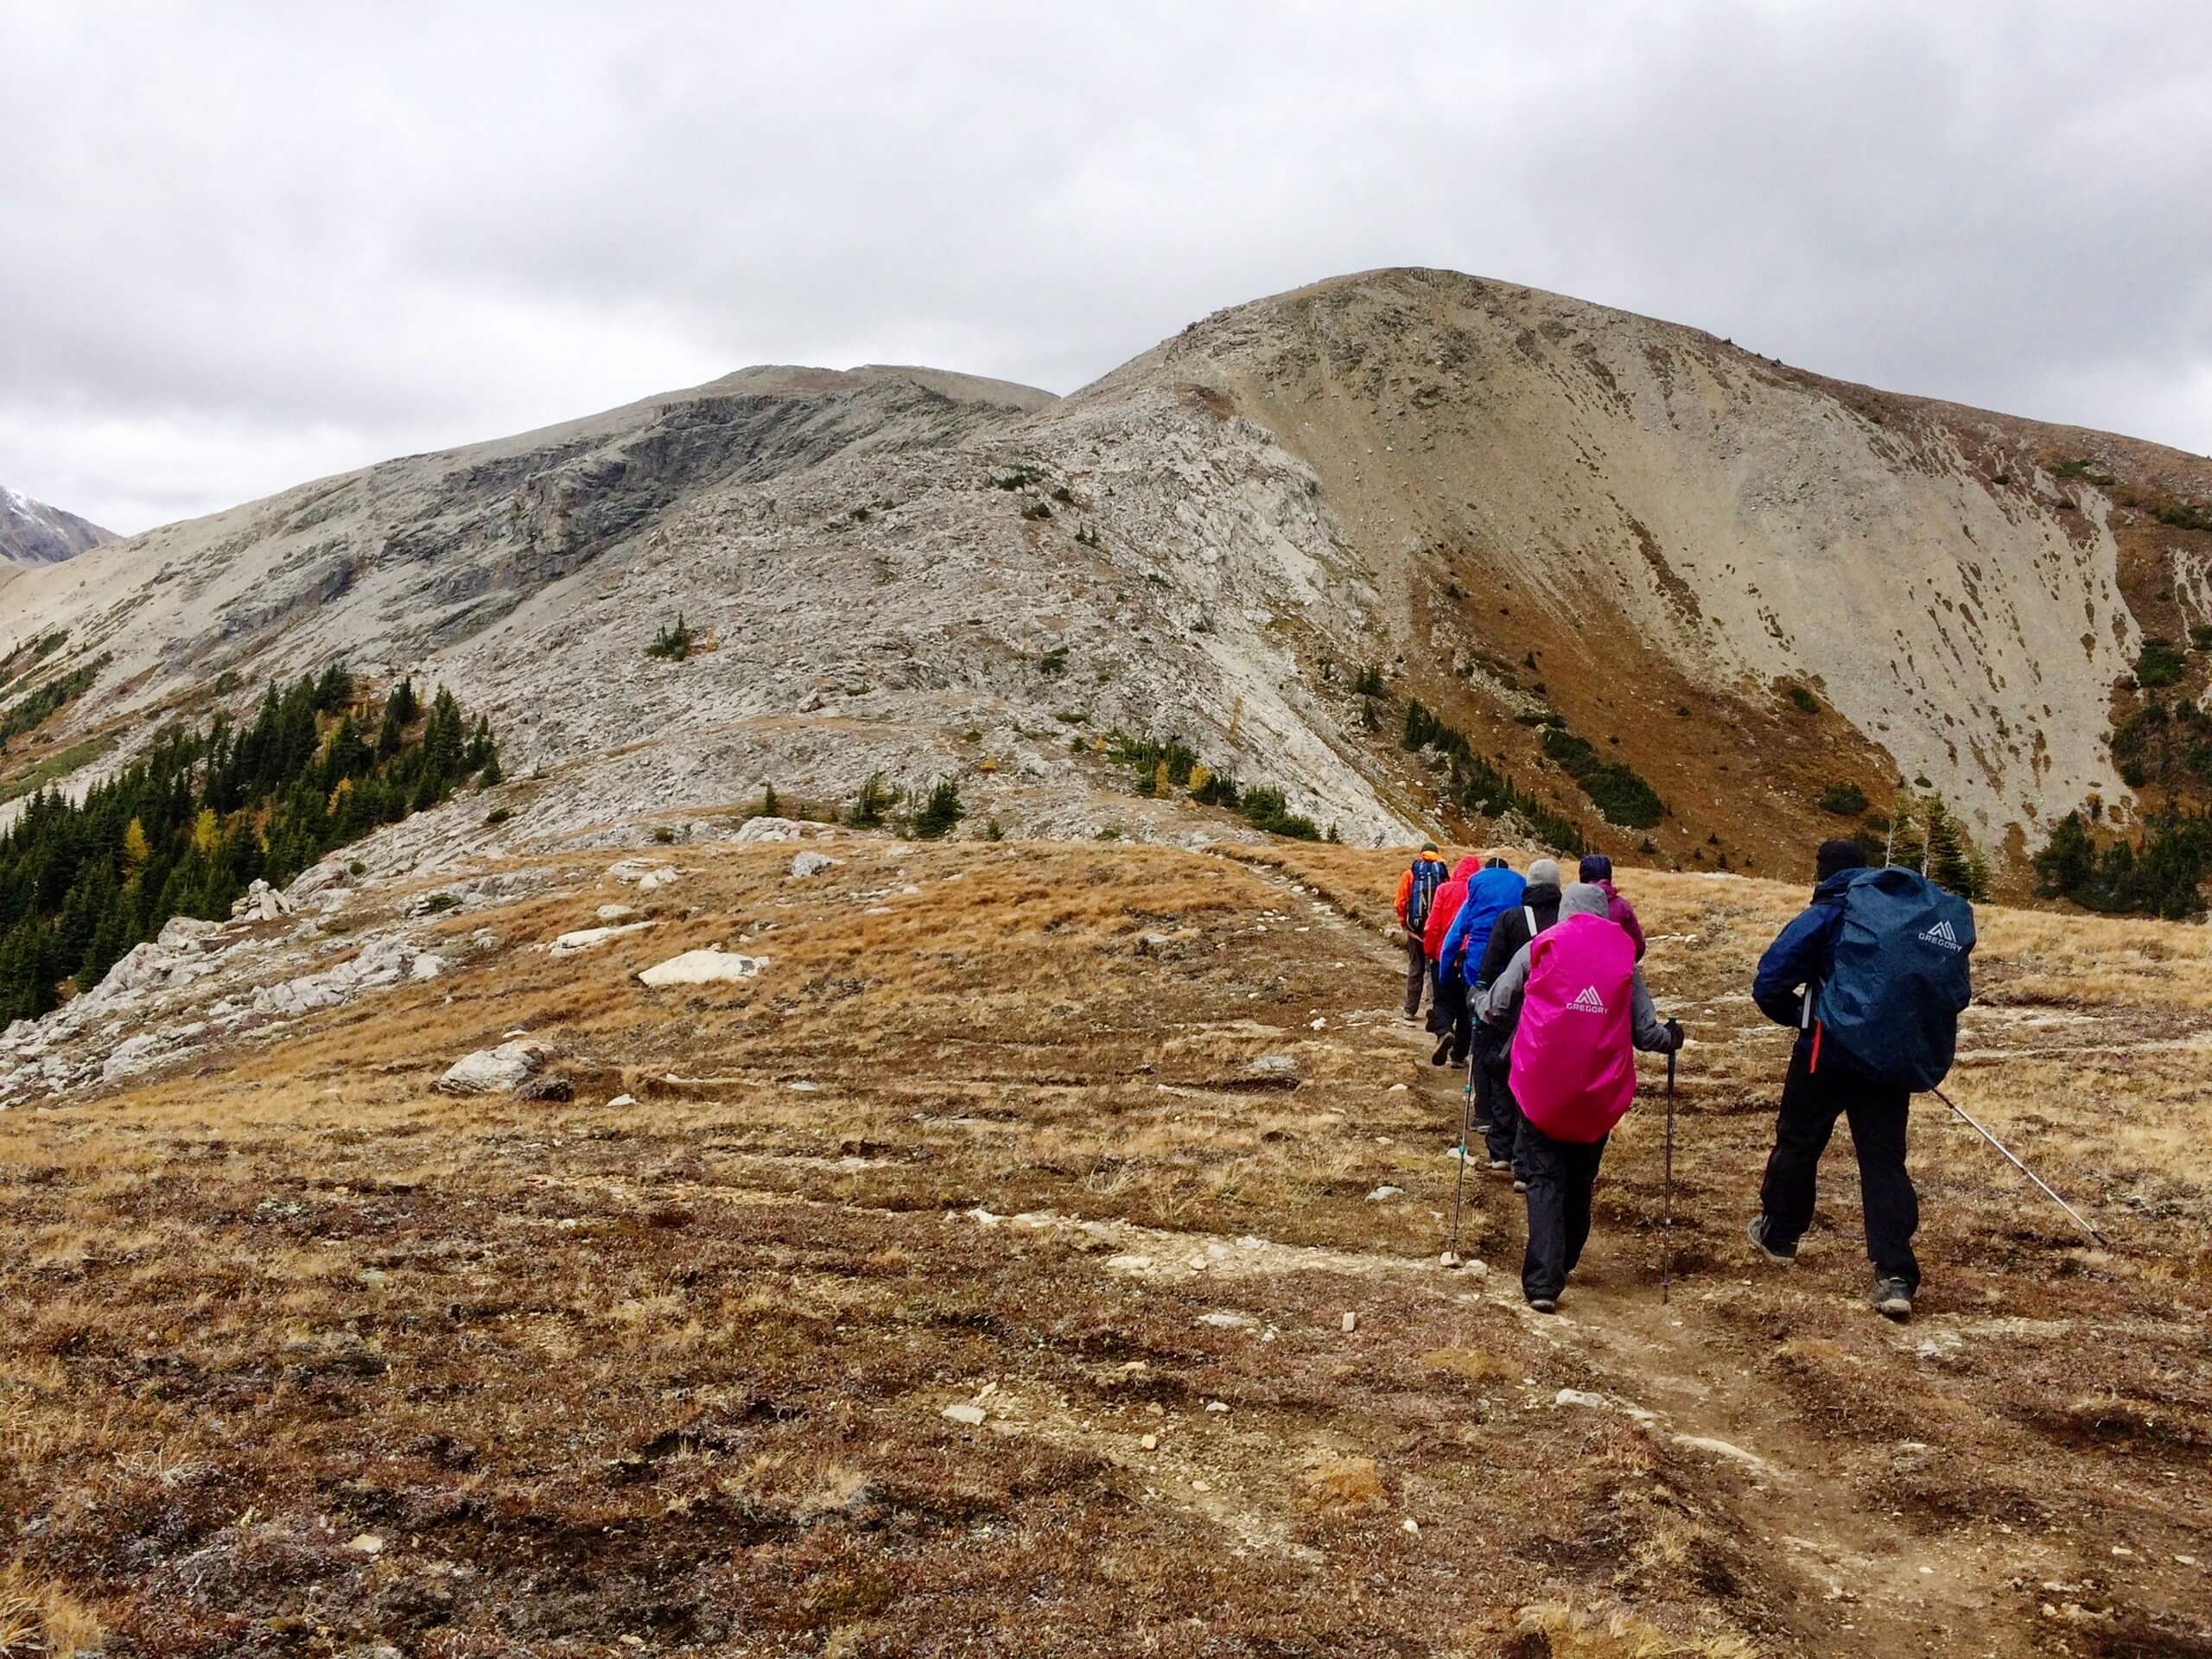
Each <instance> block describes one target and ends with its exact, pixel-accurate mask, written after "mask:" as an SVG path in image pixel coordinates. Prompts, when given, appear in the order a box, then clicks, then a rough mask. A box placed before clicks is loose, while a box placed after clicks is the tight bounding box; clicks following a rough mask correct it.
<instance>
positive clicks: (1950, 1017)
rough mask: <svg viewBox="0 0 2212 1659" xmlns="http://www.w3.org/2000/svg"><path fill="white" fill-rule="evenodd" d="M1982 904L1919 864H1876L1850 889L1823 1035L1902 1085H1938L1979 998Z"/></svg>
mask: <svg viewBox="0 0 2212 1659" xmlns="http://www.w3.org/2000/svg"><path fill="white" fill-rule="evenodd" d="M1973 954H1974V906H1971V905H1969V904H1967V901H1966V900H1965V899H1961V898H1960V897H1959V896H1958V895H1957V894H1956V893H1946V892H1944V891H1943V889H1942V888H1941V887H1937V886H1936V884H1935V883H1934V882H1932V881H1930V880H1928V878H1927V877H1926V876H1923V875H1922V874H1920V873H1919V872H1918V871H1916V870H1908V869H1905V868H1901V867H1898V866H1894V865H1893V866H1891V867H1890V868H1885V869H1877V870H1869V871H1867V872H1866V874H1864V875H1862V876H1860V877H1859V879H1858V880H1855V881H1853V882H1852V884H1851V885H1850V886H1849V887H1847V888H1846V889H1845V890H1844V899H1843V927H1842V929H1841V931H1839V932H1838V933H1837V935H1836V941H1835V966H1834V969H1833V970H1832V971H1831V972H1830V973H1829V975H1828V977H1827V982H1826V983H1825V984H1823V985H1822V986H1821V989H1820V995H1819V997H1818V999H1817V1001H1816V1002H1815V1007H1814V1017H1815V1019H1817V1020H1819V1021H1820V1023H1821V1034H1822V1035H1823V1036H1824V1037H1825V1038H1826V1039H1827V1041H1829V1042H1832V1043H1838V1044H1840V1045H1841V1046H1843V1048H1844V1050H1845V1052H1847V1053H1848V1054H1849V1055H1850V1056H1851V1058H1853V1059H1854V1060H1856V1061H1857V1062H1858V1063H1859V1066H1860V1067H1861V1068H1862V1069H1863V1070H1865V1071H1868V1072H1870V1073H1872V1075H1873V1076H1874V1077H1878V1078H1879V1079H1880V1080H1881V1081H1882V1082H1884V1083H1885V1084H1890V1085H1891V1087H1892V1088H1898V1089H1908V1090H1916V1091H1917V1090H1927V1089H1933V1088H1934V1087H1935V1086H1936V1084H1939V1083H1941V1082H1942V1081H1943V1077H1944V1074H1945V1073H1946V1072H1948V1071H1950V1069H1951V1056H1952V1054H1953V1052H1955V1050H1956V1048H1957V1046H1958V1040H1959V1015H1960V1014H1961V1012H1962V1011H1963V1010H1964V1009H1965V1007H1966V1006H1967V1003H1968V1002H1969V1001H1972V1000H1973V998H1974V982H1973V976H1972V974H1971V972H1970V971H1969V968H1968V960H1969V958H1970V957H1972V956H1973Z"/></svg>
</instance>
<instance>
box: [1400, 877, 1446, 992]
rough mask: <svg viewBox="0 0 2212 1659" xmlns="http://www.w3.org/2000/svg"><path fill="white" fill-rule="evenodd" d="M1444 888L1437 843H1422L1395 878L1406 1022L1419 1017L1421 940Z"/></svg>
mask: <svg viewBox="0 0 2212 1659" xmlns="http://www.w3.org/2000/svg"><path fill="white" fill-rule="evenodd" d="M1443 885H1444V860H1443V858H1442V856H1441V855H1439V854H1438V852H1437V850H1436V843H1435V842H1433V841H1424V842H1421V855H1420V856H1419V857H1417V858H1415V859H1414V861H1413V864H1412V865H1411V867H1410V868H1408V869H1407V871H1406V873H1405V874H1403V875H1402V876H1400V877H1399V878H1398V902H1397V906H1396V908H1397V912H1398V925H1399V926H1400V927H1402V928H1403V929H1405V931H1406V1022H1407V1023H1408V1025H1410V1024H1412V1023H1413V1021H1414V1020H1417V1019H1419V1018H1420V1017H1421V987H1422V986H1423V985H1424V984H1426V983H1427V980H1428V952H1427V950H1425V949H1423V948H1422V944H1421V936H1422V934H1423V932H1424V931H1426V930H1427V926H1428V912H1429V906H1431V905H1432V904H1433V903H1434V902H1435V899H1436V890H1437V889H1438V888H1439V887H1442V886H1443Z"/></svg>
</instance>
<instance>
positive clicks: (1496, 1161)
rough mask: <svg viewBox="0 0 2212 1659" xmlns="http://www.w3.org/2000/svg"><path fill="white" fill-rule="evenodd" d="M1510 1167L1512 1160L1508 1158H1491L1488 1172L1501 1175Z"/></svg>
mask: <svg viewBox="0 0 2212 1659" xmlns="http://www.w3.org/2000/svg"><path fill="white" fill-rule="evenodd" d="M1512 1167H1513V1160H1511V1159H1510V1158H1493V1159H1491V1160H1490V1173H1491V1174H1493V1175H1503V1174H1504V1173H1505V1172H1506V1171H1507V1170H1509V1169H1510V1168H1512Z"/></svg>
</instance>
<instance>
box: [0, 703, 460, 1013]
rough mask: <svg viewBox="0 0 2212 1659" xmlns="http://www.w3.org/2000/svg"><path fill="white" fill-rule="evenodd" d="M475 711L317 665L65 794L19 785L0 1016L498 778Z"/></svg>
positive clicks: (1, 957)
mask: <svg viewBox="0 0 2212 1659" xmlns="http://www.w3.org/2000/svg"><path fill="white" fill-rule="evenodd" d="M499 777H500V772H499V745H498V743H497V742H496V741H495V740H494V739H493V735H492V728H491V726H490V724H489V722H487V721H484V720H482V719H478V720H477V721H475V722H474V724H473V725H472V724H471V723H470V722H469V721H467V719H466V718H465V717H464V716H463V715H462V713H461V705H460V704H459V703H458V702H455V701H454V696H453V694H452V693H451V692H449V691H447V690H443V689H442V688H441V689H440V690H439V691H438V692H437V694H436V695H435V696H434V697H433V698H432V699H431V701H430V703H429V707H428V709H425V708H424V707H423V704H422V702H421V700H420V699H419V698H418V697H417V696H416V692H415V688H414V686H413V684H412V683H410V682H408V681H404V680H403V681H401V682H400V683H399V685H398V686H397V688H396V689H395V690H393V691H392V693H391V696H389V697H388V698H386V699H385V702H384V703H383V705H382V707H381V708H378V707H377V706H375V705H374V704H373V703H371V702H367V701H365V699H361V698H359V697H357V696H356V690H355V686H354V682H353V676H352V675H351V674H349V673H348V672H347V671H346V670H345V669H344V668H342V667H333V668H330V669H328V670H327V671H324V672H323V673H322V674H321V675H320V676H316V677H302V678H301V679H300V680H298V681H297V682H296V683H293V684H292V685H291V686H289V687H288V688H286V689H284V690H282V691H280V690H278V689H277V686H276V685H275V684H273V683H272V684H271V685H270V688H269V691H268V694H267V695H266V696H264V697H263V699H262V701H261V706H260V708H259V709H258V710H257V712H256V714H255V715H254V718H253V720H252V721H251V722H250V723H249V724H247V725H246V726H245V728H242V729H239V730H237V731H233V730H232V728H231V726H230V724H229V722H228V721H226V720H223V719H218V720H217V721H214V722H213V724H212V725H211V726H209V727H208V728H206V729H205V730H202V731H188V730H185V729H182V728H170V729H168V730H167V731H164V732H162V733H161V734H159V735H157V736H156V738H155V739H154V741H153V743H152V745H151V747H149V749H148V751H147V753H145V754H144V755H143V757H142V758H141V759H139V760H136V761H133V762H132V763H131V764H130V766H126V767H124V769H123V770H122V771H121V772H118V773H117V774H116V775H115V776H114V777H113V778H111V779H107V780H106V781H105V782H104V783H99V784H95V785H92V787H91V788H90V789H89V790H87V791H86V794H85V798H84V799H83V800H82V801H81V802H77V801H72V800H70V799H68V798H67V797H66V796H64V795H62V794H61V793H60V791H58V790H41V791H39V792H38V793H37V794H35V795H34V796H32V797H31V798H30V799H29V803H28V804H27V805H26V806H25V809H24V810H23V813H22V817H19V818H18V819H17V820H16V823H15V824H14V826H13V827H12V828H11V829H9V830H8V831H7V832H6V834H5V835H4V836H0V1026H3V1025H5V1024H6V1023H7V1022H8V1021H10V1020H15V1019H19V1018H26V1017H35V1016H36V1015H38V1014H43V1013H45V1012H46V1011H47V1010H48V1009H49V1008H51V1007H54V1003H55V1001H56V1000H57V999H58V997H59V995H60V984H61V982H63V981H65V980H69V979H74V981H75V982H76V984H77V985H78V986H79V988H89V987H91V986H92V985H95V984H97V983H98V982H99V981H100V979H101V978H102V977H103V976H105V974H106V973H107V970H108V969H110V968H111V967H112V966H113V965H114V963H115V962H116V961H117V959H118V957H122V956H123V955H124V953H125V952H127V951H128V950H130V948H131V947H132V946H133V945H135V944H138V943H140V942H141V941H143V940H146V939H150V938H153V937H154V936H155V935H156V933H158V932H160V931H161V930H162V924H163V923H165V922H167V921H168V918H170V917H172V916H196V917H200V918H205V919H207V920H211V921H212V920H220V919H222V918H226V917H227V916H228V915H229V914H230V911H231V903H232V900H233V899H237V898H238V895H239V894H241V893H244V892H245V889H246V887H248V886H249V885H250V884H251V882H252V881H254V880H256V879H257V878H259V879H261V880H266V881H268V882H270V884H271V885H272V886H282V885H283V883H285V882H287V881H289V880H291V879H292V878H293V877H294V876H296V875H297V874H299V873H300V872H301V871H302V870H303V869H305V868H307V867H308V865H310V864H312V863H314V862H315V860H316V859H318V858H320V857H321V856H322V855H323V854H325V853H326V852H327V851H329V850H330V849H332V848H334V847H340V846H343V845H344V844H345V843H346V842H349V841H353V840H354V839H355V838H357V837H359V836H363V835H365V834H367V833H368V832H369V831H370V830H372V829H376V828H377V827H378V825H380V824H385V823H395V822H397V820H399V819H401V818H404V817H406V816H407V815H408V814H409V813H410V812H413V811H418V810H422V809H423V808H424V807H429V806H435V805H436V804H438V803H439V802H440V801H442V800H443V799H445V798H447V797H448V796H449V795H450V794H452V793H453V791H454V789H455V788H456V787H458V786H459V785H461V784H463V783H465V782H467V781H468V780H469V779H472V778H473V779H475V780H476V781H477V782H478V783H479V784H480V785H488V784H493V783H497V782H498V781H499Z"/></svg>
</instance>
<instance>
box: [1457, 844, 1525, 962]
mask: <svg viewBox="0 0 2212 1659" xmlns="http://www.w3.org/2000/svg"><path fill="white" fill-rule="evenodd" d="M1528 885H1529V883H1528V881H1527V880H1525V879H1524V878H1523V877H1522V874H1521V873H1520V872H1519V871H1518V870H1477V871H1476V872H1475V873H1474V874H1472V875H1471V876H1469V877H1468V878H1467V897H1466V899H1465V902H1463V903H1462V904H1461V905H1460V906H1459V914H1458V915H1457V916H1454V917H1453V918H1452V925H1451V926H1450V927H1449V928H1448V929H1446V931H1445V934H1444V954H1443V955H1442V956H1440V957H1438V958H1437V959H1436V963H1437V968H1436V971H1437V972H1438V973H1439V974H1457V975H1459V977H1460V978H1462V979H1465V977H1466V967H1465V963H1470V962H1472V963H1480V962H1481V961H1482V959H1483V950H1484V947H1486V946H1487V945H1488V944H1490V931H1491V928H1493V927H1495V926H1497V918H1499V917H1501V916H1503V915H1504V914H1505V912H1507V911H1509V910H1511V909H1512V908H1513V907H1514V906H1516V905H1518V904H1519V903H1520V902H1521V894H1522V890H1523V889H1524V888H1526V887H1528Z"/></svg>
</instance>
